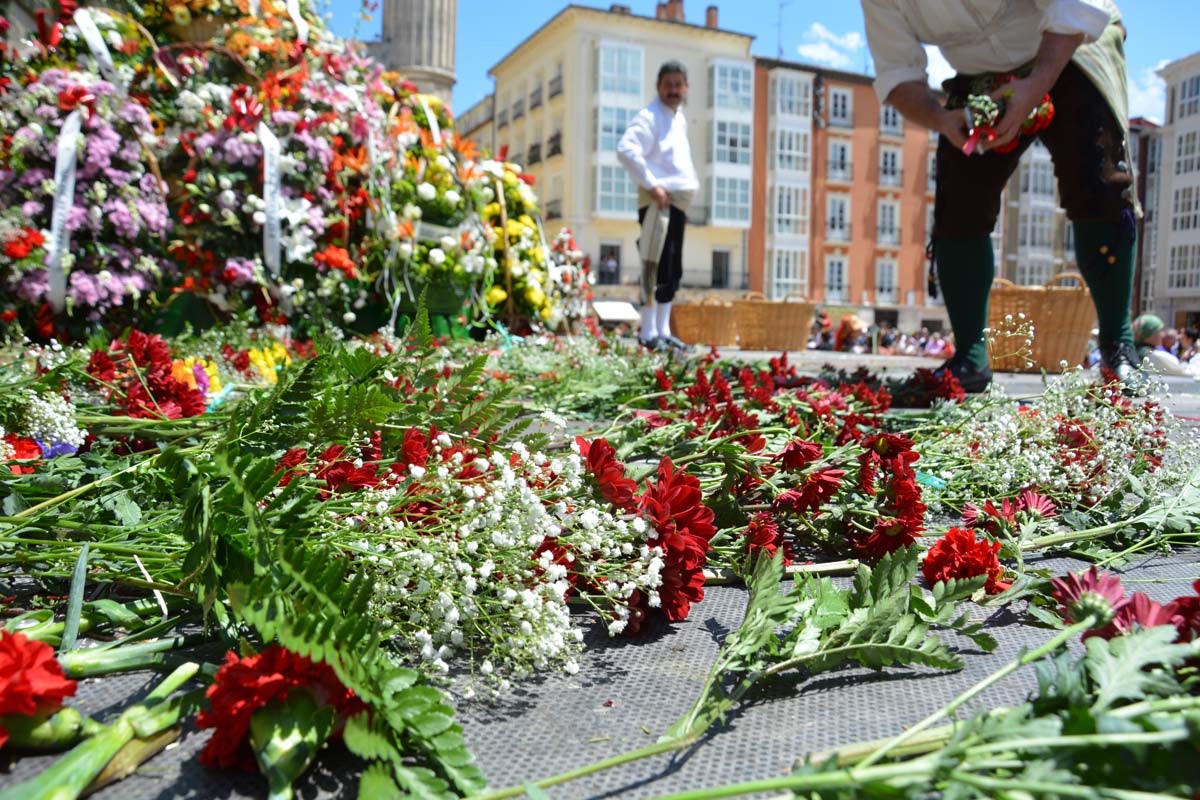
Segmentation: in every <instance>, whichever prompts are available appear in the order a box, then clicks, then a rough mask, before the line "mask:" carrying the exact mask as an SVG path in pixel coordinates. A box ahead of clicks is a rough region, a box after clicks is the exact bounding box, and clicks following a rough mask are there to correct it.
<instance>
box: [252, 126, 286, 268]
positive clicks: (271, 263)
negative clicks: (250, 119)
mask: <svg viewBox="0 0 1200 800" xmlns="http://www.w3.org/2000/svg"><path fill="white" fill-rule="evenodd" d="M258 140H259V141H260V142H262V147H263V201H264V203H265V207H264V208H263V213H264V214H266V215H267V220H266V222H265V223H264V224H263V263H264V264H266V265H267V269H268V270H270V272H271V275H272V277H275V278H278V277H279V269H280V266H281V265H280V249H281V246H280V238H281V237H280V230H279V228H280V221H279V217H280V208H279V205H280V199H281V195H280V190H279V186H280V174H279V139H278V138H277V137H276V136H275V134H274V133H272V132H271V129H270V128H268V127H267V123H266V122H265V121H260V122H259V123H258Z"/></svg>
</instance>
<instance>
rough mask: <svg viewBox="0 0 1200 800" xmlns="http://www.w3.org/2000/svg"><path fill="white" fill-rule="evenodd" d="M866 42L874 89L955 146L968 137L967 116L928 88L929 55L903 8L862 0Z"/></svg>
mask: <svg viewBox="0 0 1200 800" xmlns="http://www.w3.org/2000/svg"><path fill="white" fill-rule="evenodd" d="M862 9H863V20H864V22H865V23H866V29H867V43H868V44H869V45H870V48H871V56H872V58H874V60H875V92H876V94H877V95H878V96H879V102H881V103H888V104H889V105H892V106H894V107H895V108H896V110H897V111H899V112H900V113H901V115H903V116H904V118H905V119H907V120H910V121H912V122H914V123H916V124H918V125H921V126H924V127H926V128H929V129H930V130H934V131H937V132H938V133H940V134H942V135H944V136H946V137H947V138H948V139H949V140H950V142H951V143H952V144H953V145H954V146H955V147H962V146H963V144H964V143H965V142H966V141H967V123H966V117H965V116H963V113H962V112H961V111H947V110H946V109H945V108H943V107H942V104H941V101H939V100H938V98H937V95H935V94H934V93H933V90H932V89H930V88H929V75H928V73H927V72H926V68H927V66H928V63H929V62H928V59H927V58H926V57H925V48H924V47H923V46H922V45H921V41H920V39H919V38H917V34H916V33H915V32H914V31H913V30H912V27H911V26H910V25H909V24H908V20H907V19H906V18H905V17H904V14H903V12H902V11H901V10H900V9H899V8H898V7H897V5H896V3H895V2H889V0H862Z"/></svg>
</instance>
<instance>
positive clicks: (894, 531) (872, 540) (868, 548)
mask: <svg viewBox="0 0 1200 800" xmlns="http://www.w3.org/2000/svg"><path fill="white" fill-rule="evenodd" d="M920 530H921V520H920V519H919V518H916V519H914V518H912V517H903V516H902V517H881V518H879V520H877V521H876V522H875V525H874V526H873V527H872V528H871V532H870V533H869V534H867V535H866V536H856V537H852V538H851V540H850V543H851V544H852V545H853V546H854V549H855V550H857V551H858V554H859V557H861V558H863V559H865V560H867V561H878V560H879V559H881V558H883V557H884V556H886V555H887V554H888V553H891V552H893V551H895V550H899V549H900V548H902V547H908V546H909V545H911V544H912V543H913V542H915V541H916V540H917V534H918V533H919V532H920Z"/></svg>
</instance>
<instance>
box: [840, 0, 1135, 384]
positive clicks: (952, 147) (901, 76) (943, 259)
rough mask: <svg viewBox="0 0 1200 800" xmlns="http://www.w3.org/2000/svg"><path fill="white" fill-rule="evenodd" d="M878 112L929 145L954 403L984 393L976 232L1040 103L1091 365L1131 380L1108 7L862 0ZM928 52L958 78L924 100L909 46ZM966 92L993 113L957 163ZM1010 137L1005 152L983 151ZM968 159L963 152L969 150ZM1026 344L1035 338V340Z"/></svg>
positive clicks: (1128, 249)
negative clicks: (993, 107) (1097, 361)
mask: <svg viewBox="0 0 1200 800" xmlns="http://www.w3.org/2000/svg"><path fill="white" fill-rule="evenodd" d="M862 7H863V13H864V15H865V17H866V28H867V39H868V42H869V44H870V47H871V54H872V55H873V56H874V58H875V70H876V75H877V77H876V79H875V90H876V93H877V94H878V95H879V99H880V101H881V102H886V103H889V104H891V105H892V106H895V107H896V108H897V109H898V110H899V111H900V113H901V114H903V115H904V116H905V117H907V118H908V119H910V120H912V121H913V122H916V123H918V124H920V125H923V126H925V127H927V128H930V129H932V130H935V131H938V132H939V133H940V134H941V136H940V137H939V140H938V150H937V195H936V200H935V204H934V222H933V241H932V243H931V248H932V254H933V259H934V264H935V267H936V271H937V282H938V284H939V285H940V288H941V291H942V293H943V295H944V297H945V302H946V311H947V312H948V314H949V316H950V324H951V326H952V327H953V328H954V338H955V342H956V343H957V346H958V349H957V351H956V353H955V355H954V357H953V358H951V359H950V360H948V361H947V362H946V363H945V364H943V365H942V367H941V369H942V370H949V371H950V372H952V373H953V374H954V375H955V376H956V377H958V379H959V381H960V382H961V383H962V385H963V389H965V390H966V391H968V392H981V391H983V390H984V389H986V388H987V386H988V384H989V383H990V382H991V377H992V372H991V369H990V367H989V366H988V358H987V346H986V342H985V341H984V334H983V330H984V327H985V326H986V324H987V308H988V295H989V292H990V289H991V285H992V279H993V277H994V276H995V262H994V256H993V253H992V244H991V241H990V235H991V232H992V229H993V228H994V227H995V225H996V219H997V216H998V215H999V212H1000V195H1001V191H1002V190H1003V188H1004V185H1005V183H1006V182H1007V181H1008V178H1009V176H1010V175H1011V174H1012V171H1013V170H1014V169H1015V168H1016V166H1017V162H1018V161H1019V160H1020V157H1021V153H1023V152H1024V151H1025V149H1026V148H1028V147H1029V145H1030V144H1031V143H1032V142H1033V137H1032V136H1028V135H1023V134H1022V133H1021V126H1022V123H1024V122H1025V120H1026V118H1027V117H1028V116H1029V114H1030V112H1032V111H1033V110H1034V109H1036V108H1038V107H1039V105H1040V104H1041V102H1042V99H1043V97H1044V96H1045V95H1046V94H1049V95H1050V97H1051V100H1052V102H1053V104H1054V108H1055V113H1054V116H1053V118H1052V119H1051V121H1050V123H1049V125H1048V126H1047V127H1045V128H1044V129H1043V130H1041V131H1040V132H1039V133H1037V134H1036V136H1037V137H1040V139H1041V141H1042V142H1043V144H1045V146H1046V148H1047V149H1048V150H1049V151H1050V154H1051V156H1052V157H1053V159H1054V170H1055V174H1056V175H1057V177H1058V186H1059V195H1060V198H1061V201H1062V204H1063V206H1064V207H1065V208H1066V211H1067V216H1068V218H1069V219H1070V220H1071V223H1072V225H1073V226H1074V229H1075V255H1076V261H1077V263H1078V265H1079V271H1080V272H1081V273H1082V274H1083V277H1084V280H1085V281H1086V282H1087V285H1088V288H1089V289H1090V290H1091V293H1092V299H1093V301H1094V302H1095V306H1096V315H1097V317H1098V319H1099V332H1100V354H1101V365H1102V367H1103V368H1105V369H1106V370H1108V371H1109V372H1110V373H1112V374H1115V376H1116V377H1117V378H1119V379H1120V380H1121V381H1122V382H1123V383H1124V384H1125V385H1126V388H1131V387H1130V383H1131V382H1136V376H1135V373H1134V370H1135V369H1136V367H1137V365H1138V358H1137V354H1136V351H1135V350H1134V347H1133V332H1132V329H1131V328H1130V323H1129V307H1130V303H1131V300H1132V296H1133V273H1134V258H1135V254H1136V249H1135V242H1134V239H1135V236H1136V227H1135V214H1138V213H1140V209H1139V208H1138V205H1137V197H1136V194H1135V189H1134V188H1133V187H1134V181H1133V170H1132V167H1131V159H1130V156H1129V151H1128V127H1129V120H1128V103H1127V85H1126V74H1125V56H1124V49H1123V47H1124V38H1125V28H1124V26H1123V25H1122V24H1121V19H1120V15H1119V12H1118V11H1117V8H1116V6H1115V5H1114V4H1113V3H1111V2H1109V1H1108V0H862ZM925 44H933V45H937V46H938V47H939V48H940V49H941V51H942V53H943V54H944V55H945V57H946V59H947V60H948V61H949V62H950V64H951V66H953V67H954V68H955V70H957V72H958V74H957V75H956V76H955V77H954V78H952V79H951V80H949V81H947V82H946V83H945V84H944V85H943V86H944V88H945V90H946V93H947V95H948V99H947V101H946V104H945V106H944V107H943V106H942V104H941V102H939V100H938V98H937V97H936V96H935V95H934V93H933V92H932V91H930V89H929V86H928V76H927V74H926V57H925V51H924V49H923V47H922V45H925ZM972 94H990V95H991V96H992V97H993V98H995V99H997V100H998V101H1001V102H1002V103H1003V105H1004V106H1005V107H1006V110H1005V112H1004V115H1003V117H1002V118H1001V119H1000V121H999V122H998V123H997V126H996V132H995V133H996V136H995V139H994V140H993V141H992V142H991V143H990V145H989V146H988V148H987V150H986V152H985V153H984V154H983V155H978V154H976V155H967V154H965V153H964V145H966V144H967V139H968V122H967V116H966V114H965V113H964V111H963V107H964V106H965V105H966V102H967V98H968V96H969V95H972ZM1014 139H1016V140H1017V146H1016V147H1015V149H1013V150H1011V151H1010V152H1006V153H1001V152H997V151H996V148H1002V149H1003V148H1004V147H1005V145H1006V144H1008V143H1010V142H1012V141H1013V140H1014ZM970 149H971V148H970V147H968V148H967V150H968V151H969V150H970ZM1035 335H1036V331H1035Z"/></svg>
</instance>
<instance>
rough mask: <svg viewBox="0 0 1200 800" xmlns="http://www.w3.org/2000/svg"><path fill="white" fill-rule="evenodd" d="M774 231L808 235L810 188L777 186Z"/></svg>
mask: <svg viewBox="0 0 1200 800" xmlns="http://www.w3.org/2000/svg"><path fill="white" fill-rule="evenodd" d="M774 207H775V219H774V221H773V223H774V224H773V226H772V230H773V231H774V232H775V233H779V234H790V235H795V236H807V235H808V187H807V186H776V187H775V203H774Z"/></svg>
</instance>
